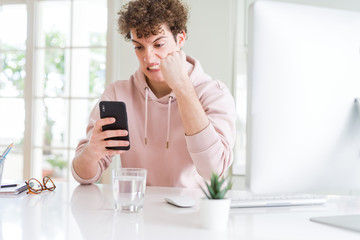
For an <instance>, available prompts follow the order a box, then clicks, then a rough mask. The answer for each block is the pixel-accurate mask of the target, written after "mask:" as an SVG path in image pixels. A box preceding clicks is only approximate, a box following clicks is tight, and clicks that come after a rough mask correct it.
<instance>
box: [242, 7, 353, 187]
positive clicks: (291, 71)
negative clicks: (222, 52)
mask: <svg viewBox="0 0 360 240" xmlns="http://www.w3.org/2000/svg"><path fill="white" fill-rule="evenodd" d="M249 17H250V19H249V49H248V54H249V55H248V79H249V81H248V119H247V172H246V181H247V185H248V187H249V188H250V189H249V190H251V191H252V192H254V193H286V192H289V193H290V192H302V193H305V192H306V193H313V192H315V193H326V194H332V193H334V194H338V193H340V194H352V193H355V192H356V193H359V192H360V104H359V103H358V102H356V101H355V99H356V98H360V13H359V12H355V11H345V10H337V9H330V8H323V7H315V6H309V5H299V4H293V3H284V2H276V1H257V2H255V3H254V4H253V5H252V6H251V8H250V14H249Z"/></svg>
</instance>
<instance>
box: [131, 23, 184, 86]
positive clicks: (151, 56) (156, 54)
mask: <svg viewBox="0 0 360 240" xmlns="http://www.w3.org/2000/svg"><path fill="white" fill-rule="evenodd" d="M161 29H162V31H161V32H160V33H159V34H158V35H150V36H149V37H148V38H144V37H142V38H138V37H137V36H136V33H135V30H132V31H131V41H132V42H133V45H134V49H135V54H136V56H137V58H138V61H139V64H140V68H141V70H142V71H143V72H144V74H145V76H146V77H147V78H148V79H149V80H150V81H152V82H164V78H163V76H162V74H161V71H160V67H159V66H160V60H161V59H163V58H165V57H166V56H167V55H168V54H169V53H172V52H174V51H178V50H180V49H181V47H182V46H183V45H184V44H183V43H184V39H185V35H184V34H178V35H177V37H176V41H175V39H174V36H173V34H172V32H171V31H170V30H169V28H168V27H167V26H166V25H162V26H161Z"/></svg>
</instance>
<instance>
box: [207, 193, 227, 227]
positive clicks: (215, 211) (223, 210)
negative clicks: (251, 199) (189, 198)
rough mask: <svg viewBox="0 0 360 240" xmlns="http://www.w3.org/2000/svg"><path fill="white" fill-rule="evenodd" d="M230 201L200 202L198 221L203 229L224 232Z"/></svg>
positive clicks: (211, 200) (213, 200) (209, 200)
mask: <svg viewBox="0 0 360 240" xmlns="http://www.w3.org/2000/svg"><path fill="white" fill-rule="evenodd" d="M230 203H231V199H229V198H226V199H207V198H203V199H201V200H200V221H201V225H202V227H203V228H206V229H211V230H217V231H224V230H226V229H227V225H228V220H229V213H230Z"/></svg>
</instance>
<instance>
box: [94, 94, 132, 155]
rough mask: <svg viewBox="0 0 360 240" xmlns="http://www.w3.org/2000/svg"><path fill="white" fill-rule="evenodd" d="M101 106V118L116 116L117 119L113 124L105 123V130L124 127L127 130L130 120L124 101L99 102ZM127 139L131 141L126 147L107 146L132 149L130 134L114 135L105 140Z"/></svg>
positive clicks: (116, 148) (117, 148)
mask: <svg viewBox="0 0 360 240" xmlns="http://www.w3.org/2000/svg"><path fill="white" fill-rule="evenodd" d="M99 107H100V117H101V118H108V117H114V118H115V119H116V121H115V122H114V123H112V124H108V125H104V126H103V127H102V130H103V131H106V130H116V129H122V130H127V131H128V132H129V128H128V120H127V113H126V105H125V103H124V102H117V101H101V102H100V103H99ZM110 139H111V140H125V141H129V146H126V147H120V146H119V147H106V148H107V149H114V150H129V149H130V137H129V134H128V135H127V136H124V137H113V138H106V139H105V140H110Z"/></svg>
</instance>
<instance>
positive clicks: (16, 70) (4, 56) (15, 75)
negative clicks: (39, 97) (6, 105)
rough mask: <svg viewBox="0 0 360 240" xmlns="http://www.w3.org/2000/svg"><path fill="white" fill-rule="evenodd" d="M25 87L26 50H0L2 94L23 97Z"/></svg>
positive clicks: (0, 92)
mask: <svg viewBox="0 0 360 240" xmlns="http://www.w3.org/2000/svg"><path fill="white" fill-rule="evenodd" d="M24 87H25V51H3V53H1V52H0V96H2V97H4V96H7V97H22V96H23V95H24Z"/></svg>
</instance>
